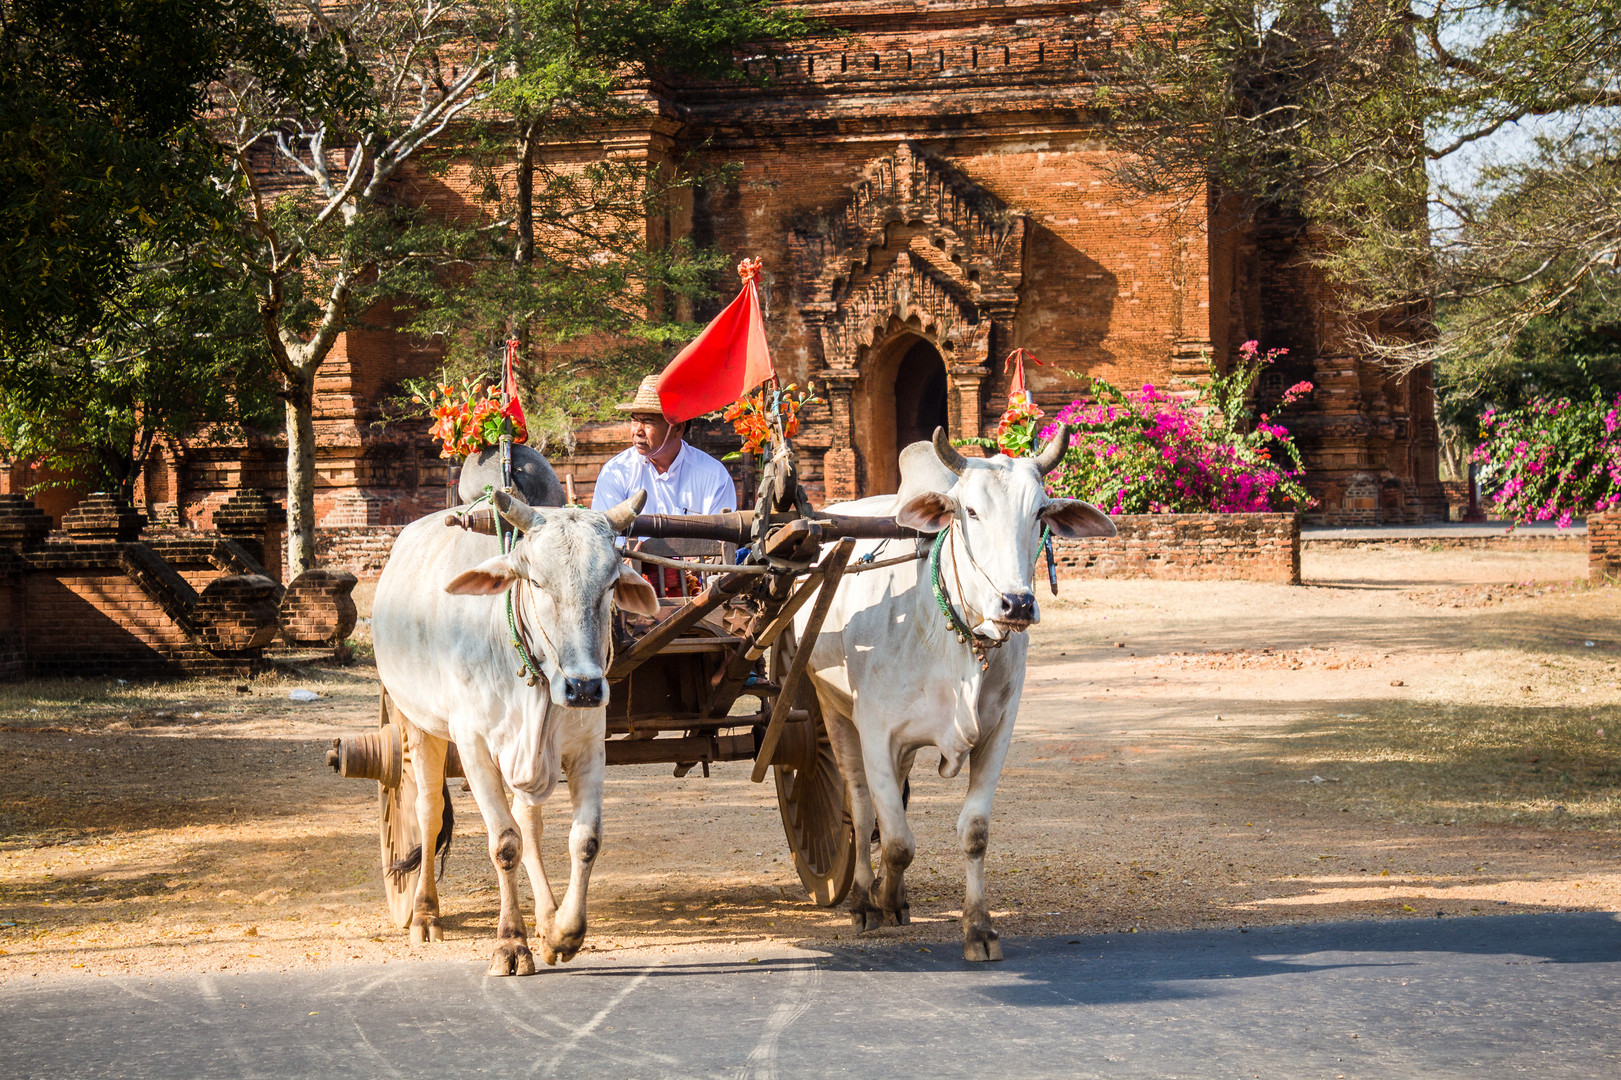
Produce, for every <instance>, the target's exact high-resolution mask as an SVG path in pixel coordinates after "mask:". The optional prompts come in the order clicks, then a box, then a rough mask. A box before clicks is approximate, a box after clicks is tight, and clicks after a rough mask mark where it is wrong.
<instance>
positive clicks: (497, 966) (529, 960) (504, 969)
mask: <svg viewBox="0 0 1621 1080" xmlns="http://www.w3.org/2000/svg"><path fill="white" fill-rule="evenodd" d="M534 973H535V956H534V954H533V953H531V952H530V951H529V946H527V945H525V944H523V943H522V942H512V941H508V942H502V943H501V944H500V945H497V946H496V947H495V955H494V956H493V957H491V958H490V970H488V971H486V972H485V974H486V975H492V976H495V977H497V978H499V977H500V976H503V975H533V974H534Z"/></svg>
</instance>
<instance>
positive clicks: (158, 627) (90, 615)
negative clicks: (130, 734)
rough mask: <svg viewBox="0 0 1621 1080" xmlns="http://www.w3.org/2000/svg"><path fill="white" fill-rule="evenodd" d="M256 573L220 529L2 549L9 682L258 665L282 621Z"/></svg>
mask: <svg viewBox="0 0 1621 1080" xmlns="http://www.w3.org/2000/svg"><path fill="white" fill-rule="evenodd" d="M166 556H167V557H169V558H172V559H173V562H170V561H168V558H166ZM256 572H257V566H256V564H253V563H252V562H251V560H248V559H247V558H246V557H245V555H244V553H243V552H242V550H241V548H239V547H238V546H237V545H235V544H234V543H232V542H230V541H227V540H221V539H219V538H217V537H206V538H202V539H185V540H172V539H169V540H158V541H155V542H154V544H152V545H148V544H144V543H114V542H105V543H69V542H63V541H61V540H57V541H55V542H51V543H45V544H42V545H38V546H35V547H32V548H30V549H28V550H25V551H14V550H6V551H0V678H21V677H25V676H30V675H34V676H38V675H47V676H50V675H61V676H66V675H86V674H106V673H113V672H118V673H124V672H128V673H138V674H144V675H170V674H178V673H181V672H186V673H190V674H245V673H249V672H252V671H256V670H258V669H259V668H260V667H262V666H263V658H262V655H261V652H262V648H263V646H264V644H266V643H267V641H268V637H269V634H273V633H274V629H275V625H276V623H275V600H274V597H275V593H276V586H275V585H274V583H273V582H271V581H269V580H267V579H264V578H262V577H256V576H254V575H255V574H256ZM222 586H223V587H224V588H223V590H222V588H221V587H222ZM199 594H201V596H200V595H199ZM216 594H217V595H216ZM227 594H229V595H227ZM211 597H212V599H213V602H212V603H210V602H208V601H209V600H210V598H211ZM237 601H239V602H237ZM267 605H268V606H267ZM267 627H268V629H269V634H267V633H266V632H265V631H266V628H267Z"/></svg>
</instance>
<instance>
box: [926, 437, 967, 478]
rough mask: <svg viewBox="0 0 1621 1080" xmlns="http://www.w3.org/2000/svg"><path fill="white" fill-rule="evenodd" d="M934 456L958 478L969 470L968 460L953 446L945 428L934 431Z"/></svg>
mask: <svg viewBox="0 0 1621 1080" xmlns="http://www.w3.org/2000/svg"><path fill="white" fill-rule="evenodd" d="M934 455H935V457H937V458H939V459H940V464H942V465H944V466H945V467H946V468H948V469H950V470H951V471H952V472H954V473H956V474H957V475H958V476H961V475H962V471H963V470H964V469H966V468H968V459H967V458H965V457H963V456H962V454H961V453H960V452H959V451H958V450H957V448H956V447H955V446H952V445H951V439H950V438H949V437H948V436H947V435H946V429H945V428H943V427H937V428H935V429H934Z"/></svg>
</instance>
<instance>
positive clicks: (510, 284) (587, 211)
mask: <svg viewBox="0 0 1621 1080" xmlns="http://www.w3.org/2000/svg"><path fill="white" fill-rule="evenodd" d="M514 11H515V12H516V14H517V18H516V19H515V20H514V21H513V23H512V24H511V25H510V26H509V27H508V28H507V31H506V33H505V35H504V36H503V38H502V40H501V43H500V46H499V56H500V58H501V61H502V66H501V67H500V68H498V71H499V75H498V77H497V79H496V81H495V85H494V89H493V90H492V91H491V93H490V96H489V99H488V101H487V102H486V103H485V104H484V106H483V111H482V113H481V116H480V120H479V124H478V126H477V130H478V138H477V139H476V140H475V141H474V142H473V143H472V145H471V147H470V149H471V150H472V151H473V155H472V163H473V167H474V176H475V179H477V180H478V181H480V182H479V183H478V191H479V196H480V197H479V199H478V200H477V205H476V209H477V213H478V217H477V220H476V221H474V222H471V223H469V222H444V221H441V222H437V223H434V224H432V225H428V226H426V228H428V229H430V230H433V229H437V230H438V236H437V238H436V239H434V240H433V241H431V242H429V243H416V244H414V245H413V246H414V247H415V248H416V249H418V250H436V251H440V252H443V253H444V255H443V257H442V258H439V259H437V260H426V261H423V262H421V263H419V264H417V265H416V267H415V268H414V276H413V278H412V280H411V281H410V282H409V283H408V284H406V285H405V286H403V287H402V288H401V292H402V294H405V295H409V296H410V297H411V298H412V300H413V302H414V303H415V304H416V305H417V306H416V308H415V312H414V317H413V319H412V322H411V324H410V325H411V329H412V330H413V331H415V332H416V333H419V334H422V335H424V336H427V337H430V338H432V339H434V340H435V341H437V342H438V343H440V344H441V346H442V347H443V348H444V350H445V363H444V366H443V368H442V370H441V372H440V373H439V379H440V381H444V382H457V381H461V380H463V379H466V378H469V377H478V376H481V375H482V376H485V377H491V378H493V377H494V376H495V374H496V373H497V372H498V371H499V366H500V362H501V357H502V356H503V355H504V350H505V343H506V342H507V341H508V340H512V339H517V340H519V341H520V342H521V343H522V357H521V361H520V365H519V367H520V375H519V378H520V383H521V386H522V389H523V392H524V401H525V406H526V409H527V412H528V416H529V421H530V431H531V439H532V441H533V442H534V443H535V444H536V445H538V446H544V445H546V444H547V443H548V442H558V443H561V444H563V445H565V446H567V445H569V444H571V442H572V436H573V430H574V427H575V426H576V425H577V424H578V423H581V422H585V421H589V420H595V419H606V418H609V417H610V416H613V415H615V414H614V413H613V412H612V406H613V404H614V403H615V402H617V401H620V400H623V399H624V397H625V396H626V394H627V391H628V390H629V389H632V388H634V386H635V384H636V382H637V381H638V380H639V379H640V378H641V377H642V376H643V375H645V374H646V373H647V372H649V371H651V370H654V369H656V368H657V366H658V365H659V364H660V363H661V362H662V361H663V360H664V359H666V358H667V357H668V355H669V351H670V346H671V345H672V344H675V343H679V342H681V341H684V340H686V339H688V338H690V337H691V336H692V335H693V334H694V333H695V332H696V330H697V327H695V326H692V325H690V324H687V323H683V322H682V320H681V319H680V317H679V314H680V313H681V312H683V311H685V310H690V305H691V304H692V303H693V302H695V301H698V300H702V299H704V298H707V297H708V296H711V295H713V293H714V292H715V288H714V282H715V279H716V277H717V276H722V278H723V280H724V276H723V275H722V274H721V271H722V270H723V268H724V267H725V266H726V265H727V264H728V263H729V262H730V261H731V258H729V257H728V256H727V255H726V254H723V253H721V252H718V251H713V250H700V249H698V248H697V247H695V246H694V245H693V244H692V243H690V242H689V241H687V240H684V239H675V240H666V239H661V238H660V237H659V236H658V233H659V232H660V231H661V229H662V228H663V226H664V223H666V222H668V221H670V220H671V218H672V217H673V216H674V215H676V214H677V213H679V211H680V206H681V204H682V203H683V202H686V201H688V200H690V199H691V198H692V192H693V190H694V189H695V188H697V187H700V186H703V185H706V184H718V183H724V182H726V181H727V180H728V179H729V178H730V177H731V175H733V174H734V173H735V169H732V168H729V167H724V166H722V167H713V166H704V167H695V166H693V165H692V164H691V163H690V162H680V161H678V162H675V163H672V164H669V165H659V166H650V165H648V164H646V163H641V162H636V161H627V160H621V159H615V158H602V159H599V160H593V161H586V162H580V161H578V160H569V159H568V158H567V156H559V157H553V156H552V155H551V154H549V153H548V147H549V146H550V145H551V144H553V143H554V142H555V141H558V140H567V139H571V138H574V137H578V136H580V135H582V134H585V135H587V136H588V137H589V135H590V134H591V133H593V132H598V131H601V130H603V129H604V128H609V127H612V126H614V125H618V124H637V123H645V122H646V110H647V109H648V107H649V105H648V102H647V100H646V98H645V97H644V96H643V95H642V94H641V93H640V92H639V87H640V86H641V85H642V84H643V83H644V82H645V81H646V80H667V79H681V78H700V79H737V78H743V77H746V72H745V70H744V68H743V67H742V66H741V61H742V60H743V59H744V56H743V52H742V50H743V48H744V47H745V46H749V47H750V51H751V52H752V53H753V54H755V55H763V52H762V50H763V46H761V45H759V44H757V43H765V42H772V41H781V40H786V39H789V38H794V37H800V36H803V35H804V34H805V33H807V32H808V31H809V28H808V25H807V23H806V22H805V21H804V20H803V19H801V18H800V17H799V15H798V14H796V13H793V12H789V11H784V10H783V9H782V8H781V7H780V6H779V5H777V4H774V3H771V2H769V0H605V2H600V3H593V4H590V5H580V4H576V3H573V2H572V0H569V2H564V0H522V2H520V3H518V4H517V5H516V7H515V8H514ZM405 404H406V402H405V401H404V400H403V399H401V400H397V401H396V402H395V403H394V405H395V406H396V409H398V408H399V407H401V406H404V405H405ZM404 411H406V412H409V411H410V410H409V409H408V408H407V409H405V410H404Z"/></svg>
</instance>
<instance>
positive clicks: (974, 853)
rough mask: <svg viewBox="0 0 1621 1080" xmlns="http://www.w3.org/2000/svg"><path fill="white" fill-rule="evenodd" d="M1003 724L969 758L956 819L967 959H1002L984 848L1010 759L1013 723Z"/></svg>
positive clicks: (963, 949) (964, 952) (963, 930)
mask: <svg viewBox="0 0 1621 1080" xmlns="http://www.w3.org/2000/svg"><path fill="white" fill-rule="evenodd" d="M1010 721H1011V718H1010V720H1009V722H1004V723H1003V724H1002V725H1001V728H1000V730H998V731H997V733H996V735H995V736H994V737H993V738H991V739H988V740H986V741H985V742H982V743H980V744H979V745H978V746H976V747H974V749H973V751H972V753H970V754H969V757H968V797H967V798H966V799H964V800H963V804H962V813H961V814H960V815H959V816H958V818H957V839H958V841H959V842H961V844H962V853H963V858H964V860H966V862H967V865H968V883H967V888H966V889H965V891H964V895H963V905H962V955H963V959H965V960H1000V959H1002V942H1001V941H1000V940H999V935H998V934H997V933H996V928H995V926H993V925H992V923H991V911H990V905H989V904H988V903H987V902H986V899H985V847H986V845H987V844H988V843H989V842H990V828H991V800H992V798H993V797H994V796H995V795H996V782H997V780H998V779H1000V778H1001V775H1002V763H1003V762H1004V761H1006V760H1007V749H1008V742H1009V741H1010V739H1011V738H1012V735H1013V724H1012V723H1011V722H1010Z"/></svg>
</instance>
